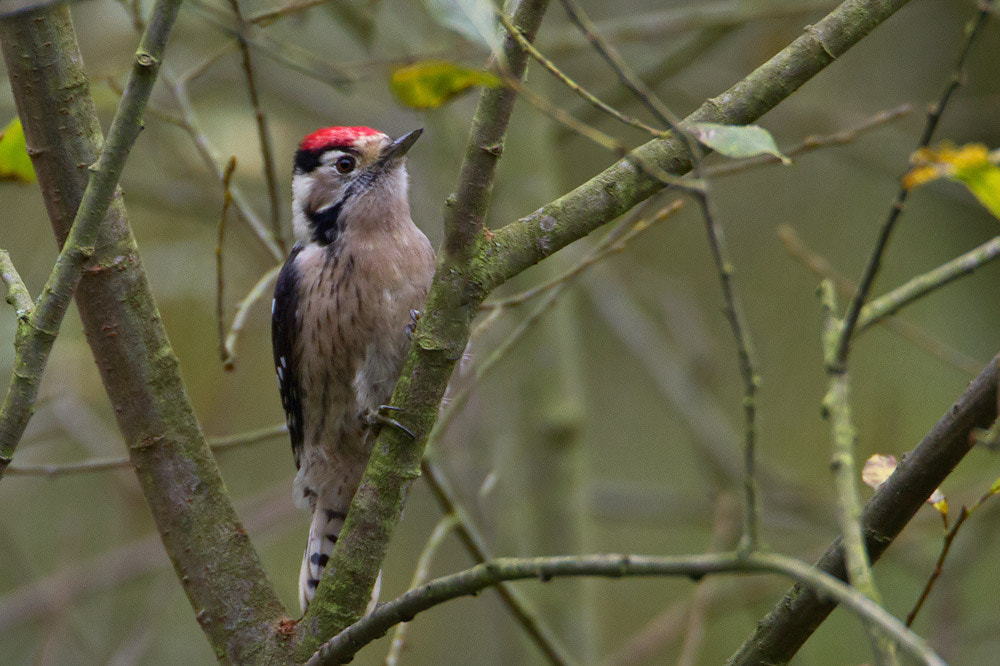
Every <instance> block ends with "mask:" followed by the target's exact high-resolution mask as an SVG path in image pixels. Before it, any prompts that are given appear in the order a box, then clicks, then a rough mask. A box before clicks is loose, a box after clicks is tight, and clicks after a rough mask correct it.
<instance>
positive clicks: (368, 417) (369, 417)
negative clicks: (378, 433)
mask: <svg viewBox="0 0 1000 666" xmlns="http://www.w3.org/2000/svg"><path fill="white" fill-rule="evenodd" d="M383 410H385V411H390V412H401V411H403V408H402V407H395V406H393V405H379V407H378V409H373V410H370V411H369V412H368V413H367V414H365V421H367V422H368V425H370V426H374V425H379V426H384V425H390V426H392V427H393V428H397V429H399V430H402V431H403V432H405V433H406V434H407V435H409V436H410V439H416V438H417V436H416V435H414V434H413V431H412V430H410V429H409V428H407V427H406V426H405V425H403V424H402V423H400V422H399V421H397V420H396V419H394V418H392V417H391V416H386V415H385V414H383V413H382V411H383Z"/></svg>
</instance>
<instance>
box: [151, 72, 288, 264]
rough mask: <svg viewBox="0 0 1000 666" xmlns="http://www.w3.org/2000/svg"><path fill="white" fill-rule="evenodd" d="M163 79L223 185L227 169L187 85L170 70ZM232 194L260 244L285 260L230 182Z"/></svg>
mask: <svg viewBox="0 0 1000 666" xmlns="http://www.w3.org/2000/svg"><path fill="white" fill-rule="evenodd" d="M163 82H164V83H166V84H167V87H168V88H170V90H171V92H172V93H173V96H174V99H175V100H176V101H177V106H178V107H179V108H180V111H181V117H182V118H183V120H184V125H183V127H182V129H184V131H185V132H187V134H188V136H189V137H190V138H191V140H192V141H193V142H194V145H195V148H196V149H197V150H198V154H199V155H201V158H202V161H204V162H205V164H206V165H207V166H208V168H209V169H210V170H211V171H212V173H214V174H215V177H216V178H217V179H218V180H219V184H220V185H223V184H224V183H225V176H226V170H225V167H224V166H223V163H222V160H221V159H220V158H219V155H218V152H217V151H216V150H215V147H214V146H213V145H212V143H211V141H210V140H209V138H208V136H207V135H206V134H205V133H204V132H203V131H202V130H201V125H200V123H199V122H198V118H197V116H196V114H195V112H194V107H193V106H192V104H191V100H190V98H189V97H188V94H187V87H186V86H185V84H184V83H183V82H182V81H179V80H177V79H176V78H175V77H174V76H173V75H172V74H171V73H170V72H169V71H168V70H166V69H165V70H164V72H163ZM229 190H230V194H231V196H232V202H233V205H234V206H235V207H236V210H237V211H238V212H239V214H240V217H241V218H243V220H244V221H245V222H246V223H247V225H249V227H250V229H251V230H252V231H253V233H254V236H256V237H257V240H259V241H260V243H261V245H263V246H264V248H265V249H266V250H267V251H268V252H269V253H270V254H271V256H272V257H273V258H274V260H275V261H284V260H285V253H284V252H283V251H282V249H281V246H280V245H278V243H277V242H276V241H275V239H274V236H273V234H272V233H271V232H270V231H269V230H268V229H267V227H266V226H265V225H264V223H263V222H262V221H261V220H260V218H259V217H257V214H256V213H254V211H253V208H252V207H251V206H250V204H249V202H248V201H247V199H246V197H245V196H244V195H243V192H242V191H241V190H240V188H239V187H237V186H236V185H232V184H230V187H229Z"/></svg>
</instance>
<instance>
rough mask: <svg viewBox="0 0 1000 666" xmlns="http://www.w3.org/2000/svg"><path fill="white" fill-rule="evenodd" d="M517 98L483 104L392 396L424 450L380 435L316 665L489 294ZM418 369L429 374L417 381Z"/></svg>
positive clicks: (414, 471) (340, 624)
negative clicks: (478, 271) (478, 280)
mask: <svg viewBox="0 0 1000 666" xmlns="http://www.w3.org/2000/svg"><path fill="white" fill-rule="evenodd" d="M547 5H548V0H521V1H520V2H519V3H517V5H516V7H515V8H514V10H513V13H512V16H511V20H512V21H513V23H514V25H516V26H517V27H518V29H519V30H520V31H521V32H522V33H523V34H525V35H526V36H527V37H528V38H529V39H532V38H533V37H534V35H535V33H536V32H537V30H538V26H539V25H540V24H541V20H542V15H543V14H544V12H545V8H546V6H547ZM527 57H528V56H527V53H526V52H525V51H523V50H522V49H521V47H520V45H519V44H518V43H517V40H516V39H515V38H514V37H513V36H511V35H509V34H508V35H506V36H505V39H504V59H505V61H506V62H507V66H508V67H509V69H510V71H511V72H512V73H513V74H514V76H516V77H521V76H523V73H524V70H525V67H526V63H527ZM516 98H517V95H516V93H515V92H514V91H513V90H510V89H509V88H506V87H501V88H492V89H487V90H485V91H484V92H483V94H482V96H481V97H480V100H479V105H478V107H477V108H476V114H475V117H474V119H473V122H472V130H471V132H470V136H469V142H468V149H467V150H466V155H465V159H464V161H463V162H462V168H461V171H460V175H459V184H458V189H457V191H456V192H455V194H454V195H452V196H451V197H449V199H448V210H447V211H446V213H445V220H444V225H445V242H444V247H443V248H442V250H441V253H440V255H439V263H438V270H437V273H436V275H435V277H434V283H433V285H432V287H431V292H430V295H429V296H428V299H427V303H426V305H425V307H424V312H425V316H424V317H422V318H421V320H420V324H419V325H418V327H417V330H416V332H415V334H414V344H413V346H412V349H411V353H410V355H409V357H408V358H407V362H406V365H405V366H404V368H403V373H402V376H401V378H400V380H399V383H397V385H396V389H395V391H394V392H393V397H392V404H393V405H397V406H399V407H401V408H402V409H403V412H402V415H403V417H404V419H406V418H408V419H410V420H409V421H408V422H406V423H405V425H406V426H407V427H408V428H410V430H412V431H413V432H414V433H416V434H417V441H414V440H412V439H410V437H409V436H408V435H406V434H404V433H402V432H400V431H399V430H398V429H395V428H385V429H383V431H382V433H381V434H380V435H379V438H378V441H377V442H376V444H375V446H374V450H373V452H372V457H371V460H370V461H369V463H368V467H367V469H366V470H365V475H364V477H363V478H362V480H361V485H360V487H359V488H358V491H357V493H356V494H355V496H354V501H353V502H352V503H351V509H350V512H349V513H348V516H347V521H346V522H345V523H344V527H343V529H342V531H341V533H340V539H339V541H338V542H337V546H336V548H335V549H334V552H333V556H332V557H331V559H330V562H329V563H328V565H327V567H326V571H325V574H324V576H323V580H321V581H320V585H319V587H318V588H317V590H316V596H315V598H314V599H313V602H312V604H311V605H310V607H309V611H308V612H307V613H306V616H305V618H303V621H302V622H301V623H300V625H299V626H300V627H302V628H303V631H302V632H301V633H300V635H299V644H298V646H297V648H296V655H297V656H299V657H300V658H303V659H305V658H308V657H309V655H311V654H312V653H313V652H314V651H315V650H316V648H317V647H319V645H320V643H321V642H322V641H323V640H326V639H327V638H329V637H330V636H332V635H333V634H335V633H337V632H339V631H341V630H343V629H344V628H345V627H347V626H348V625H350V624H351V623H352V622H354V621H355V620H356V619H357V618H358V617H359V616H360V614H361V612H362V611H363V610H364V608H365V606H366V605H367V603H368V598H369V595H370V593H371V589H372V586H373V585H374V583H375V578H376V576H377V575H378V571H379V567H380V566H381V564H382V560H383V559H384V558H385V553H386V550H387V548H388V545H389V538H390V537H391V535H392V532H393V529H394V528H395V526H396V524H397V523H398V522H399V517H400V514H401V512H402V509H403V503H404V501H405V495H406V492H407V490H408V489H409V487H410V484H411V483H412V482H413V480H414V479H416V478H417V477H418V476H420V460H421V458H422V456H423V449H424V444H425V442H426V437H427V434H428V433H429V432H430V430H431V427H432V426H433V425H434V419H435V416H436V414H437V408H438V405H440V403H441V397H442V396H443V395H444V390H445V387H446V386H447V384H448V378H449V377H450V376H451V371H452V369H453V368H454V366H455V363H456V361H457V360H458V359H459V358H461V355H462V351H463V350H464V349H465V343H466V341H467V340H468V337H469V326H470V324H471V322H472V317H473V316H474V315H475V313H476V311H477V309H478V306H479V303H480V302H481V301H482V299H483V298H484V297H485V295H486V294H485V293H477V291H476V289H475V286H474V285H473V284H472V282H471V280H469V278H468V275H469V273H470V270H469V260H470V258H471V257H472V256H473V250H474V247H475V244H476V243H477V242H478V240H479V239H480V237H481V236H482V233H483V222H484V220H485V217H486V211H487V210H488V208H489V205H490V198H491V195H492V190H493V182H494V179H495V175H496V167H497V164H498V162H499V160H500V155H501V153H502V152H503V138H504V135H505V134H506V131H507V123H508V122H509V121H510V116H511V113H512V112H513V110H514V102H515V101H516ZM416 367H420V368H421V369H422V370H424V372H415V368H416Z"/></svg>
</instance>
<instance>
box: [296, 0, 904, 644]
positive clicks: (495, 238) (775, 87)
mask: <svg viewBox="0 0 1000 666" xmlns="http://www.w3.org/2000/svg"><path fill="white" fill-rule="evenodd" d="M906 2H907V0H847V1H846V2H844V3H843V4H842V5H840V6H839V7H838V8H837V9H835V10H834V11H833V12H831V13H830V14H829V15H828V16H827V17H825V18H824V19H823V20H822V21H820V22H819V23H817V24H816V25H813V26H810V27H809V28H808V29H807V30H806V32H805V34H803V35H802V36H801V37H799V38H798V39H797V40H795V41H794V42H793V43H792V44H791V45H789V46H788V47H787V48H785V49H784V50H783V51H781V52H780V53H779V54H777V55H776V56H774V57H773V58H772V59H771V60H769V61H768V62H767V63H765V64H764V65H762V66H761V67H759V68H758V69H757V70H756V71H754V72H753V73H752V74H750V75H749V76H748V77H747V78H745V79H744V80H743V81H741V82H740V83H738V84H736V85H735V86H733V87H732V88H731V89H730V90H728V91H726V92H725V93H723V94H722V95H720V96H718V97H716V98H714V99H711V100H709V101H708V102H706V103H705V105H703V106H702V107H701V109H699V110H698V111H697V112H695V114H694V115H693V117H692V120H711V121H715V122H723V123H731V124H732V123H737V124H739V123H747V122H752V121H753V120H755V119H757V118H759V117H760V116H761V115H763V114H764V113H766V112H767V111H769V110H770V109H772V108H774V107H775V106H776V105H777V104H778V103H780V102H781V101H783V100H784V99H786V98H787V97H788V96H789V95H791V94H792V93H793V92H794V91H795V90H796V89H797V88H798V87H799V86H801V85H803V84H804V83H805V82H806V81H808V80H809V79H810V78H812V77H813V76H814V75H816V74H817V73H819V72H820V71H821V70H822V69H823V68H824V67H826V66H827V65H829V64H830V63H831V62H833V60H834V58H836V57H837V56H839V55H841V54H843V53H845V52H846V51H847V50H848V49H849V48H851V47H852V46H853V45H854V44H856V43H857V42H858V41H860V40H861V39H862V38H863V37H864V36H865V35H867V34H868V33H869V32H871V31H872V30H874V29H875V28H876V27H877V26H878V25H879V24H881V23H882V22H883V21H885V20H886V19H888V18H889V17H890V16H892V14H893V13H895V12H896V11H897V10H898V9H900V8H901V7H903V6H904V5H905V4H906ZM544 6H545V2H544V1H543V0H524V1H523V2H521V3H520V4H519V5H518V7H517V9H516V10H515V16H514V24H515V25H517V26H518V28H519V29H521V30H522V32H524V33H525V34H528V35H532V34H533V33H534V29H529V28H530V27H531V24H534V25H536V26H537V22H538V19H539V17H540V16H541V13H542V10H543V9H544ZM532 17H534V18H532ZM505 49H506V50H507V55H508V62H510V63H511V67H512V68H513V67H514V66H515V63H517V62H522V63H523V61H524V59H525V58H526V54H525V53H524V52H523V51H522V50H521V49H520V48H519V46H518V44H517V42H516V40H515V39H514V38H513V37H511V36H510V35H507V37H506V40H505ZM507 94H511V95H512V94H513V93H510V92H508V91H505V90H499V89H497V90H493V91H486V92H485V93H484V95H483V97H482V98H481V104H480V107H479V108H478V109H477V114H476V119H475V121H474V126H473V132H472V136H471V140H470V148H469V152H468V155H467V159H466V162H465V163H464V164H463V169H462V178H461V180H460V183H461V186H460V187H459V189H458V192H457V193H456V196H455V197H454V199H453V200H452V201H451V205H450V206H449V209H450V210H449V212H448V213H447V215H446V220H447V224H446V229H445V232H446V241H445V247H444V249H443V252H442V253H441V256H440V258H439V264H438V270H437V273H436V275H435V278H434V283H433V285H432V287H431V291H430V294H429V296H428V299H427V303H426V304H425V306H424V316H423V317H422V318H421V320H420V324H419V325H418V327H417V331H416V333H415V335H414V344H413V346H412V347H411V350H410V354H409V356H408V357H407V361H406V364H405V366H404V368H403V372H402V375H401V377H400V380H399V382H398V383H397V385H396V388H395V391H394V392H393V397H392V404H393V405H395V406H397V407H400V408H401V409H402V410H403V411H402V413H401V414H400V416H401V417H402V418H401V419H400V420H401V421H402V422H403V423H404V425H406V426H407V427H408V428H409V429H410V430H411V431H412V432H414V433H416V435H417V438H416V441H414V440H412V439H410V438H409V437H408V436H407V435H406V434H404V433H402V432H400V431H399V430H397V429H394V428H385V429H383V430H382V432H381V434H380V435H379V438H378V440H377V442H376V444H375V446H374V450H373V453H372V458H371V460H370V461H369V464H368V467H367V469H366V471H365V476H364V478H363V479H362V481H361V485H360V487H359V489H358V492H357V494H356V495H355V497H354V500H353V503H352V505H351V510H350V513H349V514H348V517H347V521H346V523H345V525H344V528H343V531H342V532H341V536H340V540H339V542H338V544H337V547H336V549H335V551H334V554H333V557H332V558H331V560H330V563H329V564H328V565H327V568H326V574H325V575H324V577H323V580H322V581H321V583H320V586H319V588H318V590H317V594H316V598H315V599H314V600H313V604H312V606H311V607H310V610H309V612H308V613H307V615H306V617H305V618H304V620H303V622H301V623H300V624H299V633H298V636H297V646H296V655H297V656H298V657H300V658H303V659H304V658H307V657H308V656H309V655H311V654H312V652H313V651H314V650H315V649H316V648H317V647H318V645H319V641H321V640H322V639H323V638H325V637H328V636H331V635H333V634H334V633H335V632H337V631H340V630H342V629H343V628H344V627H346V626H348V625H349V624H350V623H351V622H353V620H354V619H355V618H356V617H358V615H359V614H360V613H361V612H362V611H363V609H364V607H365V605H366V604H367V602H368V598H369V593H370V590H371V587H372V585H373V584H374V581H375V578H376V576H377V574H378V570H379V567H380V566H381V563H382V560H383V559H384V556H385V552H386V549H387V547H388V541H389V539H390V537H391V535H392V532H393V530H394V529H395V526H396V524H397V523H398V521H399V516H400V512H401V510H402V506H403V503H404V499H405V493H406V491H407V489H408V488H409V486H410V484H411V483H412V481H413V480H414V479H415V478H417V477H418V476H419V474H420V458H421V455H422V452H423V442H424V440H425V438H426V436H427V433H429V432H430V430H431V427H432V426H433V424H434V421H435V419H436V417H437V412H438V407H439V405H440V401H441V397H442V396H443V395H444V390H445V387H446V386H447V383H448V379H449V377H450V376H451V371H452V369H453V368H454V366H455V363H456V361H457V360H458V359H459V358H460V357H461V355H462V351H463V350H464V348H465V344H466V341H467V339H468V334H469V326H470V322H471V319H472V317H473V315H474V314H475V312H476V310H477V309H478V306H479V303H480V302H481V301H482V299H483V298H484V297H485V295H486V294H487V293H488V292H489V291H490V290H492V289H493V288H494V287H496V286H497V285H499V284H500V283H502V282H504V281H505V280H507V279H509V278H511V277H513V276H514V275H516V274H517V273H519V272H520V271H522V270H524V269H525V268H527V267H529V266H531V265H533V264H535V263H537V262H538V261H541V260H542V259H543V258H545V257H547V256H549V255H551V254H552V253H553V252H555V251H557V250H558V249H560V248H562V247H564V246H565V245H567V244H569V243H571V242H572V241H574V240H577V239H579V238H582V237H583V236H585V235H587V234H588V233H590V232H591V231H593V230H594V229H596V228H597V227H598V226H601V225H602V224H605V223H607V222H609V221H611V220H612V219H614V218H615V217H617V216H618V215H620V214H621V213H623V212H625V211H626V210H628V209H629V208H631V207H632V206H634V205H636V204H637V203H639V202H640V201H642V200H644V199H645V198H647V197H649V196H651V195H652V194H653V193H655V192H657V191H659V190H660V189H662V188H663V183H662V182H661V181H660V180H657V179H655V178H652V177H650V176H649V175H648V174H647V173H646V172H645V170H643V169H639V168H638V167H637V166H636V164H653V165H657V166H659V167H660V168H662V169H663V170H665V171H668V172H670V173H673V174H681V173H684V172H685V171H686V170H687V169H689V168H690V159H689V157H688V155H687V153H686V152H685V151H684V150H683V146H682V145H681V143H680V141H679V140H678V139H676V138H671V139H666V140H654V141H651V142H650V143H647V144H645V145H644V146H641V147H639V148H637V149H636V151H634V153H633V155H632V156H630V157H629V158H626V159H623V160H621V161H619V162H618V163H616V164H614V165H612V166H611V167H609V168H608V169H607V170H605V171H604V172H602V173H601V174H599V175H598V176H596V177H595V178H593V179H591V180H590V181H588V182H587V183H585V184H583V185H581V186H580V187H578V188H577V189H575V190H573V191H572V192H570V193H568V194H566V195H564V196H563V197H560V198H559V199H557V200H556V201H554V202H552V203H550V204H548V205H546V206H544V207H542V208H541V209H539V210H538V211H536V212H535V213H532V214H531V215H529V216H527V217H525V218H522V219H521V220H518V221H517V222H514V223H512V224H510V225H508V226H507V227H504V228H503V229H501V230H499V231H497V232H493V233H489V234H486V233H485V232H481V231H480V229H481V227H482V222H483V218H484V216H485V211H486V209H487V206H488V202H489V195H490V190H491V188H492V182H493V173H494V170H495V165H496V162H497V159H496V158H497V157H498V155H496V154H494V153H497V152H498V149H499V148H500V147H501V144H500V143H491V142H490V141H489V138H490V137H494V138H495V137H502V136H503V128H505V127H506V124H507V120H508V117H509V115H508V114H509V110H510V109H511V108H512V101H510V102H509V103H508V102H503V101H502V100H503V96H504V95H507ZM495 96H497V97H495ZM494 114H496V115H494ZM487 130H488V131H487ZM473 164H476V165H479V166H477V167H473ZM466 257H468V259H466Z"/></svg>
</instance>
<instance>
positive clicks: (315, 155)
mask: <svg viewBox="0 0 1000 666" xmlns="http://www.w3.org/2000/svg"><path fill="white" fill-rule="evenodd" d="M331 150H339V151H341V152H344V153H350V154H351V155H355V156H357V155H358V154H359V153H358V151H357V150H356V149H354V148H351V147H350V146H325V147H323V148H314V149H313V150H303V149H302V148H299V149H298V150H297V151H295V173H309V172H311V171H313V170H314V169H315V168H316V167H318V166H319V165H320V164H322V159H323V155H325V154H326V153H327V152H329V151H331Z"/></svg>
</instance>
